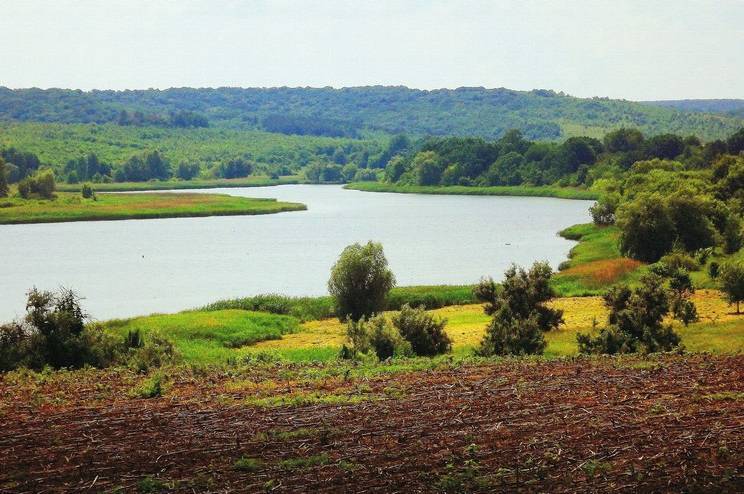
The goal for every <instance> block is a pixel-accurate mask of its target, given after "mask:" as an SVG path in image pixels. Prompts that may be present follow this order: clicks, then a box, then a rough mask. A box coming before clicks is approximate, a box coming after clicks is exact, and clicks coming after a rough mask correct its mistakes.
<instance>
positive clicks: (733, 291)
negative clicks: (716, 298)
mask: <svg viewBox="0 0 744 494" xmlns="http://www.w3.org/2000/svg"><path fill="white" fill-rule="evenodd" d="M718 279H719V281H720V283H721V290H723V292H724V293H725V294H726V298H727V299H728V301H729V303H730V304H736V313H737V314H739V313H740V312H741V311H740V310H739V309H740V308H739V305H740V303H741V302H742V301H743V300H744V264H741V263H733V262H732V263H728V264H725V265H724V266H723V267H722V268H721V272H720V274H719V275H718Z"/></svg>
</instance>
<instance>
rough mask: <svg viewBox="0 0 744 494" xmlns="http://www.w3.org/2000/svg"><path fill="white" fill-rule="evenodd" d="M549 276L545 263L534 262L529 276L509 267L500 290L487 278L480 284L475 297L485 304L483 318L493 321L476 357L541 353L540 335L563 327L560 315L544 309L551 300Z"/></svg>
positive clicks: (549, 309) (520, 270)
mask: <svg viewBox="0 0 744 494" xmlns="http://www.w3.org/2000/svg"><path fill="white" fill-rule="evenodd" d="M551 276H552V270H551V268H550V266H549V265H548V264H547V263H544V262H536V263H535V264H534V265H533V266H532V268H531V269H530V270H529V272H527V271H525V270H524V269H522V268H517V267H516V266H512V267H510V268H509V269H508V270H507V271H506V273H504V281H503V282H502V284H501V285H500V286H498V285H496V283H494V281H493V280H492V279H490V278H484V279H482V280H481V282H480V283H479V285H478V286H477V287H476V288H475V290H474V291H475V295H476V297H477V298H478V299H479V300H481V301H482V302H484V303H485V306H484V311H485V312H486V314H489V315H492V316H493V318H492V320H491V322H490V323H489V325H488V326H487V327H486V336H485V337H484V338H483V341H482V342H481V345H480V348H479V349H478V350H477V353H478V354H479V355H484V356H489V355H506V354H511V355H524V354H541V353H542V352H543V350H544V349H545V337H544V336H543V333H544V332H545V331H550V330H551V329H555V328H557V327H558V326H559V325H561V324H562V323H563V311H561V310H556V309H551V308H549V307H546V306H545V305H544V302H546V301H548V300H550V299H551V298H553V297H554V296H555V293H554V292H553V290H552V288H550V278H551Z"/></svg>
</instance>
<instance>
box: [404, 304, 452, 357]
mask: <svg viewBox="0 0 744 494" xmlns="http://www.w3.org/2000/svg"><path fill="white" fill-rule="evenodd" d="M392 321H393V326H395V327H396V328H397V329H398V331H399V332H400V335H401V336H402V337H403V338H404V339H405V340H406V341H408V342H409V343H410V344H411V349H412V350H413V353H415V354H416V355H425V356H432V355H439V354H441V353H447V352H449V351H450V350H451V349H452V340H450V338H449V336H447V333H445V332H444V326H445V325H446V324H447V320H446V319H438V318H435V317H433V316H432V315H431V314H429V313H427V312H426V310H425V309H424V307H417V308H415V309H414V308H412V307H411V306H409V305H408V304H406V305H404V306H403V307H402V308H401V310H400V312H399V313H397V314H395V315H394V316H393V317H392Z"/></svg>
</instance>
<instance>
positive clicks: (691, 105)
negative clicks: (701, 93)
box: [644, 99, 744, 118]
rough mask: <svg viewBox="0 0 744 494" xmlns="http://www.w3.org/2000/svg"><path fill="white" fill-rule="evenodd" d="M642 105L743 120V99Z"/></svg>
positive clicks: (677, 101)
mask: <svg viewBox="0 0 744 494" xmlns="http://www.w3.org/2000/svg"><path fill="white" fill-rule="evenodd" d="M644 103H648V104H650V105H655V106H661V107H664V108H674V109H676V110H682V111H688V112H705V113H720V114H723V115H728V116H732V117H738V118H744V99H680V100H662V101H645V102H644Z"/></svg>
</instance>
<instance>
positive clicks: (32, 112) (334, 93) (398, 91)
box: [0, 86, 741, 164]
mask: <svg viewBox="0 0 744 494" xmlns="http://www.w3.org/2000/svg"><path fill="white" fill-rule="evenodd" d="M122 113H123V114H124V115H123V116H122ZM0 119H1V120H11V119H14V120H21V121H29V120H39V121H46V122H65V123H97V124H105V123H113V124H116V123H121V124H122V125H123V126H122V127H121V128H122V129H126V130H130V129H131V130H141V129H142V127H137V125H145V124H149V125H151V126H155V127H153V128H155V129H157V130H163V131H168V130H171V129H169V128H163V127H167V126H179V127H181V126H200V125H210V127H219V128H222V129H224V128H227V127H231V128H243V129H256V128H259V127H263V128H265V129H267V130H271V131H275V132H283V133H292V134H295V133H301V134H316V135H317V134H322V135H351V136H353V135H356V134H357V133H358V132H360V131H361V130H363V129H376V130H382V131H385V132H388V133H399V132H407V133H410V134H417V135H424V134H428V135H477V136H482V137H490V138H495V137H499V136H502V135H503V134H504V133H506V131H507V130H508V129H520V130H521V131H522V132H524V133H525V135H527V136H529V137H530V138H543V139H556V138H559V137H561V136H564V135H569V136H570V135H577V134H578V135H580V134H581V133H590V134H592V135H595V136H596V135H601V134H602V133H603V132H605V131H609V130H612V129H615V128H617V127H618V126H624V127H639V128H640V129H641V130H642V131H644V132H646V133H650V134H659V133H664V132H679V133H681V134H682V135H688V134H697V135H700V136H701V137H703V138H704V139H706V140H710V139H713V138H722V137H724V136H727V135H729V134H730V133H731V132H733V131H735V130H737V129H738V128H739V127H741V119H739V118H735V117H732V116H728V115H708V114H701V113H695V112H689V111H684V112H682V111H677V110H675V109H671V108H666V107H661V106H656V105H651V104H643V103H636V102H630V101H624V100H609V99H601V98H592V99H582V98H574V97H571V96H567V95H565V94H562V93H555V92H553V91H547V90H534V91H513V90H510V89H503V88H501V89H484V88H459V89H455V90H449V89H441V90H437V91H424V90H418V89H409V88H405V87H382V86H374V87H355V88H344V89H332V88H246V89H241V88H216V89H207V88H205V89H193V88H173V89H167V90H145V91H137V92H136V93H133V92H131V91H96V92H82V91H73V90H65V89H48V90H40V89H17V90H10V89H6V88H0ZM207 119H208V122H207ZM176 130H180V129H176ZM198 130H199V131H201V130H212V129H211V128H210V129H198ZM632 138H633V136H632V135H631V136H626V140H627V141H632ZM737 142H739V141H737V140H730V142H729V145H730V147H731V149H735V148H736V147H737V146H738V144H737ZM388 159H389V157H388ZM385 162H387V160H385ZM383 164H384V163H383Z"/></svg>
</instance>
